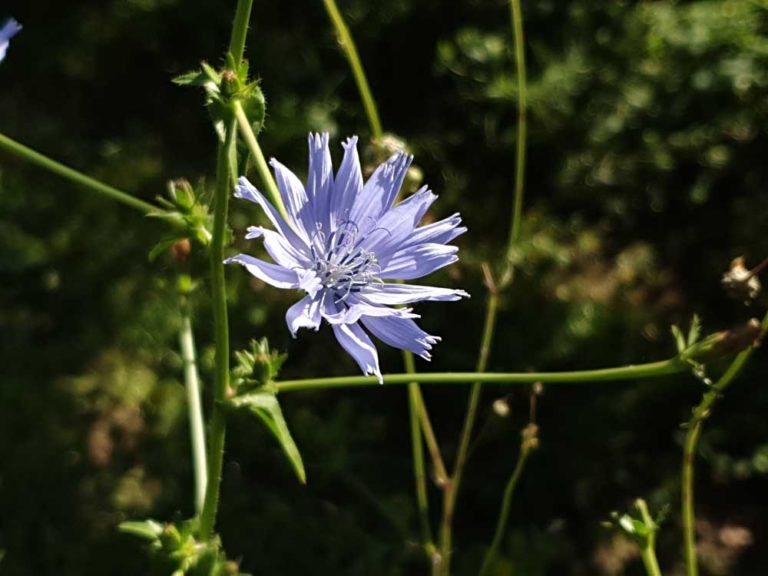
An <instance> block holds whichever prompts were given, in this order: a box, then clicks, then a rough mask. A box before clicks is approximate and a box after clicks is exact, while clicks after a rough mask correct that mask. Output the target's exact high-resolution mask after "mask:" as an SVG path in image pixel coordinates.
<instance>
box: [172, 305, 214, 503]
mask: <svg viewBox="0 0 768 576" xmlns="http://www.w3.org/2000/svg"><path fill="white" fill-rule="evenodd" d="M179 309H180V313H181V329H180V330H179V347H180V349H181V361H182V363H183V365H184V384H185V388H186V392H187V411H188V413H189V432H190V436H191V441H192V466H193V469H194V472H195V512H196V513H197V514H200V513H201V512H202V510H203V501H204V500H205V489H206V486H207V485H208V459H207V457H206V451H205V424H204V418H203V407H202V405H201V401H200V376H199V375H198V372H197V356H196V354H195V339H194V335H193V333H192V319H191V316H190V310H189V300H188V298H187V297H186V296H184V295H180V296H179Z"/></svg>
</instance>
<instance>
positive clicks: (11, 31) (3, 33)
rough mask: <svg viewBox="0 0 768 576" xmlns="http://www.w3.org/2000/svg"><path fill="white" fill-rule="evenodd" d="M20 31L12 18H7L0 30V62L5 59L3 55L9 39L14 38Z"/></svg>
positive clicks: (18, 25)
mask: <svg viewBox="0 0 768 576" xmlns="http://www.w3.org/2000/svg"><path fill="white" fill-rule="evenodd" d="M20 31H21V24H19V23H18V22H17V21H16V20H14V19H13V18H8V20H6V21H5V22H4V23H3V26H2V28H0V62H2V61H3V60H4V59H5V54H6V52H7V51H8V44H9V43H10V40H11V38H13V37H14V36H16V34H18V33H19V32H20Z"/></svg>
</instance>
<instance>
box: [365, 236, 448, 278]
mask: <svg viewBox="0 0 768 576" xmlns="http://www.w3.org/2000/svg"><path fill="white" fill-rule="evenodd" d="M458 251H459V249H458V248H457V247H456V246H445V245H444V244H417V245H416V246H410V247H408V248H405V249H403V250H398V251H397V252H395V254H394V255H393V256H392V258H391V259H390V260H389V262H388V263H387V265H386V267H385V268H384V269H383V270H382V271H381V273H380V274H379V277H380V278H381V279H383V280H414V279H416V278H421V277H422V276H426V275H427V274H431V273H432V272H434V271H435V270H439V269H440V268H442V267H443V266H448V265H449V264H453V263H454V262H456V261H457V260H458V259H459V257H458V256H457V255H456V253H457V252H458Z"/></svg>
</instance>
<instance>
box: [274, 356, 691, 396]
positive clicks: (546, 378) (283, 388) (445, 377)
mask: <svg viewBox="0 0 768 576" xmlns="http://www.w3.org/2000/svg"><path fill="white" fill-rule="evenodd" d="M690 369H691V366H690V364H688V363H687V362H684V361H682V360H680V359H679V358H678V357H677V356H675V357H674V358H670V359H668V360H661V361H659V362H649V363H647V364H630V365H628V366H618V367H615V368H601V369H597V370H576V371H567V372H421V373H420V374H419V375H418V378H419V382H421V383H422V384H445V385H457V384H471V383H473V382H480V383H481V384H533V383H535V382H542V383H544V384H589V383H597V382H612V381H622V380H641V379H645V378H653V377H657V376H667V375H670V374H681V373H684V372H688V371H689V370H690ZM411 382H413V374H407V373H403V374H385V375H384V384H383V385H380V384H379V381H378V380H377V379H376V377H375V376H337V377H333V378H308V379H302V380H283V381H278V382H275V390H276V391H277V392H298V391H301V390H326V389H332V388H359V387H363V386H370V387H380V388H386V387H387V386H391V385H398V384H410V383H411Z"/></svg>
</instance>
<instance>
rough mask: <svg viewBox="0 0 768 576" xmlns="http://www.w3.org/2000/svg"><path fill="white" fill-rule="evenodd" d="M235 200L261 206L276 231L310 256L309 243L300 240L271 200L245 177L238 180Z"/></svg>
mask: <svg viewBox="0 0 768 576" xmlns="http://www.w3.org/2000/svg"><path fill="white" fill-rule="evenodd" d="M235 198H242V199H244V200H248V201H250V202H253V203H255V204H258V205H259V206H261V209H262V210H263V211H264V213H265V214H266V215H267V218H269V221H270V222H272V225H273V226H274V227H275V229H277V231H278V232H280V234H282V235H283V236H285V238H286V239H287V240H288V242H290V243H291V245H292V246H293V247H294V248H296V249H297V250H301V251H302V252H304V253H305V254H309V246H308V245H307V242H305V241H304V240H303V239H301V238H299V235H298V234H296V232H295V231H294V229H293V228H292V227H291V226H290V225H289V224H288V222H286V221H285V219H284V218H283V217H282V216H281V215H280V213H279V212H278V211H277V210H276V209H275V207H274V206H272V204H271V203H270V202H269V200H267V199H266V198H265V197H264V195H263V194H262V193H261V192H259V191H258V190H257V189H256V188H255V187H254V185H253V184H251V183H250V182H249V181H248V179H247V178H246V177H245V176H240V178H238V179H237V186H235Z"/></svg>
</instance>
